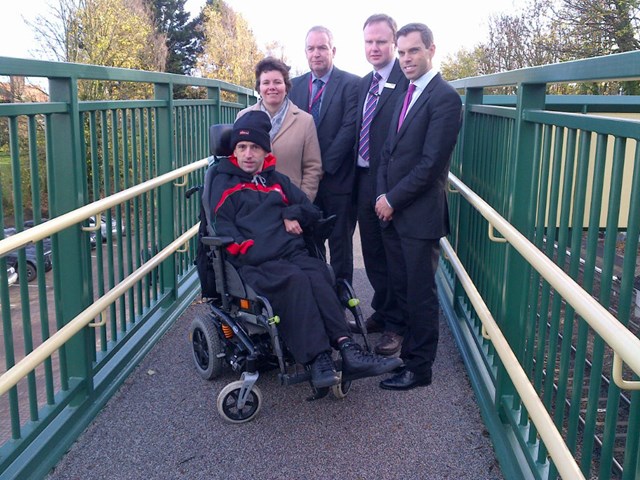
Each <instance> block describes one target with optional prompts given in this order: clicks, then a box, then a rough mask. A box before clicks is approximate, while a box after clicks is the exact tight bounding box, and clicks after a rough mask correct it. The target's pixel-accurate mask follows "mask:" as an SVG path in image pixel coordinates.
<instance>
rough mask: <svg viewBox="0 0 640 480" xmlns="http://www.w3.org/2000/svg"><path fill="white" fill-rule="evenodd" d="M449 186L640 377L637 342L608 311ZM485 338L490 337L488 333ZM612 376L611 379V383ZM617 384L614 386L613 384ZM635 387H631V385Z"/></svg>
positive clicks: (465, 190) (479, 203) (492, 214)
mask: <svg viewBox="0 0 640 480" xmlns="http://www.w3.org/2000/svg"><path fill="white" fill-rule="evenodd" d="M449 182H451V183H452V184H453V185H454V186H455V188H456V190H458V192H459V193H460V194H461V195H462V196H463V197H464V198H465V199H466V200H467V201H468V202H469V203H470V204H471V205H472V206H473V207H474V208H475V209H476V210H478V212H480V214H481V215H482V216H483V217H484V218H485V219H486V220H487V221H488V222H489V224H491V225H492V226H493V227H492V228H495V229H496V230H498V231H499V232H500V233H501V234H502V236H503V237H504V238H505V239H506V240H507V241H508V242H509V244H511V246H512V247H513V248H515V249H516V250H517V251H518V252H519V253H520V255H522V256H523V257H524V258H525V260H527V262H529V264H530V265H531V266H532V267H533V268H535V269H536V270H537V271H538V273H540V275H542V277H543V278H544V279H545V280H546V281H547V282H548V283H549V284H550V285H551V286H552V287H553V288H554V289H555V290H556V291H557V292H558V293H559V294H560V295H562V297H563V298H564V299H565V301H566V302H567V303H568V304H569V305H571V306H572V307H573V308H574V309H575V311H576V313H578V315H580V316H581V317H582V318H583V319H584V320H585V321H586V322H587V323H588V324H589V325H590V326H591V328H593V329H594V330H595V331H596V332H597V333H598V335H600V337H601V338H602V339H603V340H604V341H605V342H606V343H607V344H608V345H609V346H610V347H611V348H612V349H613V350H614V352H615V353H616V354H617V355H619V356H620V359H621V360H622V361H624V362H625V363H626V364H627V365H628V366H629V367H631V369H632V370H633V371H634V373H635V374H636V375H640V355H639V354H638V352H640V339H639V338H638V337H636V336H635V335H634V334H633V333H631V332H630V331H629V329H627V328H626V327H625V326H624V325H622V324H621V323H620V322H619V321H618V320H617V319H616V318H615V317H614V316H613V315H611V313H609V311H608V310H607V309H606V308H604V307H603V306H602V305H600V304H599V303H598V301H597V300H595V299H594V298H593V297H592V296H591V295H589V294H588V293H587V292H585V291H584V290H583V289H582V287H581V286H580V285H579V284H578V283H577V282H576V281H575V280H573V279H572V278H571V277H570V276H569V275H567V274H566V273H565V272H564V271H563V270H562V269H561V268H560V267H558V266H557V265H556V264H555V263H553V261H551V260H550V259H549V258H548V257H547V256H546V255H545V254H544V253H543V252H541V251H540V250H539V249H538V248H537V247H536V246H535V245H534V244H533V243H531V242H530V241H529V240H528V239H527V238H526V237H525V236H524V235H522V234H521V233H520V232H519V231H518V230H516V229H515V228H514V227H513V226H512V225H511V224H510V223H509V222H508V221H507V220H506V219H504V218H503V217H502V216H501V215H500V214H498V212H496V211H495V210H494V209H493V208H491V206H490V205H489V204H488V203H486V202H485V201H484V200H482V199H481V198H480V197H479V196H478V195H477V194H476V193H474V192H473V191H472V190H471V189H470V188H469V187H467V186H466V185H465V184H464V183H463V182H462V181H461V180H460V179H459V178H458V177H456V176H455V175H454V174H452V173H449ZM489 335H490V336H492V337H493V335H492V334H491V332H489ZM615 378H616V376H615V375H614V380H615ZM616 383H617V382H616ZM634 384H635V385H634ZM618 386H619V387H620V388H622V389H629V388H632V389H638V388H640V382H624V383H623V384H622V385H618Z"/></svg>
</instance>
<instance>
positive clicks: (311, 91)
mask: <svg viewBox="0 0 640 480" xmlns="http://www.w3.org/2000/svg"><path fill="white" fill-rule="evenodd" d="M327 83H328V81H327V82H324V85H322V87H321V88H319V89H318V91H317V92H316V96H315V97H313V98H311V96H312V95H313V80H312V79H311V76H309V111H311V107H312V105H313V104H314V103H316V102H317V101H319V100H320V97H321V96H322V92H324V87H326V86H327Z"/></svg>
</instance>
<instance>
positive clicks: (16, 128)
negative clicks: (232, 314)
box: [0, 52, 640, 479]
mask: <svg viewBox="0 0 640 480" xmlns="http://www.w3.org/2000/svg"><path fill="white" fill-rule="evenodd" d="M638 64H640V52H634V53H628V54H621V55H615V56H610V57H603V58H598V59H590V60H584V61H579V62H571V63H567V64H559V65H551V66H545V67H538V68H533V69H526V70H522V71H515V72H505V73H503V74H497V75H490V76H486V77H478V78H472V79H464V80H460V81H457V82H454V84H455V86H456V88H459V89H460V92H461V94H463V96H464V102H465V113H464V115H465V117H464V124H463V130H462V132H461V135H460V140H459V142H458V146H457V148H456V151H455V152H454V158H453V162H452V167H451V172H452V175H451V176H450V180H451V184H452V188H451V191H452V193H451V194H450V195H449V197H450V213H451V220H452V222H451V223H452V234H451V235H450V236H449V237H448V238H447V239H443V251H444V253H445V255H444V256H443V259H442V262H441V266H442V268H441V269H440V273H439V278H438V282H439V287H440V289H439V290H440V298H441V303H442V306H443V310H444V312H445V316H446V318H447V320H448V322H449V325H450V327H451V329H452V331H453V333H454V336H455V338H456V341H457V342H458V345H459V347H460V351H461V354H462V357H463V359H464V360H465V363H466V365H467V370H468V372H469V378H470V379H471V382H472V384H473V387H474V390H475V392H476V395H477V398H478V402H479V405H480V408H481V411H482V414H483V417H484V420H485V422H486V425H487V429H488V430H489V432H490V433H491V437H492V441H493V444H494V446H495V450H496V454H497V456H498V459H499V461H500V465H501V468H502V471H503V475H504V477H505V478H509V479H511V478H539V479H543V478H544V479H547V478H557V477H558V472H560V474H561V475H562V476H563V478H571V477H572V476H577V470H578V469H579V470H581V472H582V474H583V476H584V477H585V478H601V479H605V478H622V479H634V478H637V477H639V476H640V460H639V457H640V447H639V438H638V437H639V435H640V427H639V425H640V392H639V391H638V390H634V389H635V388H637V386H638V369H637V363H638V360H637V358H636V357H634V356H633V348H635V346H637V343H638V342H637V339H638V314H637V312H635V311H634V307H633V301H634V299H635V298H634V294H635V289H634V277H635V276H636V272H637V271H638V237H639V236H640V212H639V211H638V209H639V208H640V198H639V196H640V153H639V150H640V148H639V147H638V140H640V138H639V136H640V123H639V120H638V119H640V99H639V98H637V97H622V96H616V97H591V96H571V95H565V96H550V95H546V90H547V88H548V87H549V86H550V85H552V84H554V83H563V82H565V83H572V82H578V81H611V80H619V79H637V78H638V77H640V71H638V69H637V67H635V65H638ZM0 75H26V76H33V77H40V78H45V79H47V81H48V91H49V94H50V101H49V102H46V103H18V104H0V196H1V197H2V204H1V205H0V226H2V227H3V229H4V228H5V227H7V226H15V227H16V230H17V231H18V233H16V234H15V235H13V236H10V237H7V238H5V239H1V238H2V237H0V301H1V303H2V306H1V316H2V324H1V325H2V326H1V330H0V334H1V336H2V340H0V348H1V349H3V350H2V351H1V354H0V357H4V359H5V364H4V365H3V366H2V367H1V368H0V477H1V478H5V477H6V478H22V477H24V478H38V477H43V476H44V475H45V474H46V473H47V472H48V471H49V469H50V468H51V467H52V466H53V465H54V464H55V463H56V461H57V459H59V458H60V456H61V455H63V454H64V452H65V451H66V449H67V448H68V446H69V445H70V444H71V442H73V440H75V438H77V436H78V435H79V434H80V433H81V432H82V431H83V430H84V428H85V427H86V425H87V424H88V423H89V422H90V421H91V419H92V418H93V417H94V416H95V415H96V414H97V412H98V411H99V410H100V409H101V408H102V406H103V405H104V404H105V402H106V401H107V400H108V398H109V397H110V396H111V395H112V394H113V393H114V392H115V391H116V389H117V388H118V387H119V385H120V384H121V383H122V381H124V379H125V378H126V377H127V375H128V374H129V373H130V372H131V371H132V369H133V368H134V367H135V365H136V364H137V363H138V361H139V360H140V359H141V358H142V357H143V356H144V355H145V354H146V353H147V352H148V350H149V349H150V348H151V347H152V346H153V344H154V343H155V342H156V341H157V340H158V339H159V338H160V336H161V335H162V334H163V333H164V332H165V331H166V329H167V328H169V326H170V325H171V324H172V322H173V321H174V320H175V319H176V318H177V317H178V316H179V315H180V313H181V312H182V311H183V309H184V308H186V305H188V304H189V303H190V302H191V301H192V300H193V298H194V297H195V295H197V292H198V281H197V278H196V273H195V269H194V266H193V260H194V254H195V246H196V239H195V238H194V235H195V231H196V230H195V226H196V225H197V218H198V208H199V205H198V204H197V202H189V201H186V200H185V198H184V191H183V187H184V186H185V185H189V186H192V185H198V184H200V183H202V178H203V172H204V169H205V167H206V165H207V161H206V160H205V158H206V157H207V155H208V151H207V150H208V148H207V144H208V141H207V130H208V126H209V125H210V124H212V123H221V122H224V123H227V122H231V121H233V119H234V118H235V113H236V112H237V111H238V110H239V109H240V108H243V107H245V106H246V105H248V104H250V103H252V102H254V101H255V98H254V97H253V92H251V91H248V90H246V89H243V88H239V87H235V86H232V85H228V84H224V83H222V82H217V81H213V80H204V79H195V78H191V77H181V76H176V75H166V74H160V73H152V72H134V71H129V70H122V69H110V68H103V67H94V66H83V65H70V64H59V63H48V62H37V61H23V60H16V59H4V58H0ZM92 80H99V81H100V82H103V83H102V84H101V85H104V84H109V83H110V82H111V83H113V82H115V83H118V82H125V83H126V82H134V83H136V84H141V85H146V86H147V87H150V88H148V90H153V95H152V98H149V99H138V100H110V101H79V100H78V85H79V84H80V83H82V82H90V81H92ZM175 85H187V86H189V87H190V88H191V87H198V88H202V89H204V90H205V91H206V97H207V98H206V99H202V100H177V99H174V98H173V94H172V91H173V88H174V86H175ZM496 86H515V87H517V94H516V95H511V96H510V95H501V96H496V95H489V94H487V93H486V92H485V89H488V88H492V87H496ZM229 99H232V101H229ZM3 128H4V130H3ZM4 132H6V135H4ZM3 135H4V136H3ZM101 212H103V216H104V218H105V220H106V225H108V227H107V228H106V235H105V241H104V243H102V242H101V237H102V235H101V233H100V230H98V231H93V232H92V230H94V229H95V228H96V226H91V225H90V224H89V222H88V219H89V217H90V216H96V217H97V216H99V214H100V213H101ZM44 217H48V218H49V220H48V221H44V220H45V219H44ZM25 220H33V221H34V222H33V223H35V225H36V226H35V227H33V228H31V229H25V227H24V222H25ZM112 220H113V227H112V226H111V221H112ZM96 223H97V227H98V228H99V222H96ZM494 227H495V228H494ZM112 230H113V231H112ZM94 234H95V235H96V237H97V239H98V240H97V245H96V248H95V249H92V236H93V235H94ZM622 234H626V240H624V241H622ZM48 237H51V239H52V241H51V245H50V242H49V241H48V240H47V238H48ZM521 237H522V238H521ZM28 242H33V243H34V245H35V247H34V248H33V250H34V251H35V253H34V258H35V271H36V279H35V280H34V281H33V282H26V281H22V280H21V281H20V282H19V283H18V284H16V285H12V286H9V285H8V278H7V274H6V268H5V266H6V265H5V264H6V262H7V256H6V255H7V254H8V252H9V251H10V250H15V249H18V273H19V275H20V277H21V279H25V278H26V276H27V274H28V270H29V268H28V267H29V266H30V264H29V262H28V260H29V259H28V258H27V253H29V252H28V250H29V249H30V248H31V247H29V246H25V245H26V244H27V243H28ZM185 243H187V244H188V246H189V248H187V249H186V250H185V249H183V248H182V247H181V246H182V245H183V244H185ZM49 249H51V251H52V253H51V255H52V257H53V269H52V270H50V271H47V262H46V258H47V256H48V254H47V251H48V250H49ZM31 253H33V252H31ZM549 260H550V261H551V262H553V264H552V265H553V266H554V268H556V269H560V270H561V271H562V272H564V273H563V274H562V276H563V277H566V278H560V277H561V275H560V273H558V272H559V270H554V269H551V268H548V265H547V264H548V263H551V262H549ZM570 279H573V280H570ZM572 282H573V283H572ZM566 285H570V286H571V288H569V290H567V287H566ZM576 285H579V286H580V287H577V286H576ZM580 288H581V289H584V291H585V292H586V294H587V295H590V296H589V297H581V296H580V295H574V294H573V293H574V291H576V290H579V289H580ZM636 288H637V287H636ZM591 297H594V298H596V299H597V300H598V302H599V303H598V308H600V309H603V310H605V313H606V315H605V314H603V313H602V312H601V311H599V310H598V309H597V308H585V304H589V303H590V302H591V301H593V299H592V298H591ZM580 298H583V300H582V301H581V300H580ZM586 298H591V300H589V301H587V300H584V299H586ZM576 312H577V313H576ZM594 312H595V313H594ZM607 322H609V323H607ZM612 322H616V323H612ZM612 346H614V347H615V348H617V349H618V350H619V351H618V354H614V352H613V349H612V348H611V347H612ZM630 348H631V349H632V350H631V353H629V349H630ZM638 354H639V355H640V352H639V353H638ZM503 362H504V363H503ZM518 364H519V365H518ZM612 371H613V374H612ZM553 425H555V427H553ZM554 429H555V430H554ZM570 456H573V459H571V458H570Z"/></svg>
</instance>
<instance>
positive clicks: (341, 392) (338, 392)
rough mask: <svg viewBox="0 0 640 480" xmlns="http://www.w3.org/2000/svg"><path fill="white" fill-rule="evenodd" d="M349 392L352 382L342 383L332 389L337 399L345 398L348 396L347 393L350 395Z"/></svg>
mask: <svg viewBox="0 0 640 480" xmlns="http://www.w3.org/2000/svg"><path fill="white" fill-rule="evenodd" d="M349 390H351V380H345V381H343V382H340V383H339V384H337V385H334V386H333V387H331V391H332V392H333V396H334V397H336V398H344V397H346V396H347V393H349Z"/></svg>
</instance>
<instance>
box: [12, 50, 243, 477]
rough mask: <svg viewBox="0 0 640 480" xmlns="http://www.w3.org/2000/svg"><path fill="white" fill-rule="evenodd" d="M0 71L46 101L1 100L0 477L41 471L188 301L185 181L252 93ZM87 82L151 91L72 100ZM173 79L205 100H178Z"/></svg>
mask: <svg viewBox="0 0 640 480" xmlns="http://www.w3.org/2000/svg"><path fill="white" fill-rule="evenodd" d="M0 75H12V76H27V77H35V78H38V79H40V82H45V83H44V85H45V89H46V90H48V93H49V101H48V102H42V103H6V104H0V196H1V197H2V203H1V204H0V227H2V232H3V233H2V234H0V235H2V236H0V301H1V317H2V323H1V328H0V336H1V337H2V339H1V340H0V358H2V359H4V362H3V364H2V365H1V366H0V375H1V377H0V378H1V379H2V382H0V383H1V384H2V386H1V387H0V477H2V478H39V477H43V476H44V475H45V474H46V473H47V472H48V471H49V469H50V468H51V467H52V466H53V465H55V463H56V462H57V460H58V459H59V458H60V456H61V455H62V454H63V453H64V452H65V451H66V449H67V448H68V447H69V446H70V445H71V443H72V442H73V441H74V440H75V439H76V438H77V436H78V435H79V434H80V433H81V432H82V430H83V429H84V428H85V427H86V426H87V425H88V423H89V422H90V421H91V420H92V418H93V417H94V416H95V415H96V414H97V412H99V410H100V409H101V408H102V406H103V405H104V404H105V403H106V401H107V400H108V398H109V397H110V396H111V395H112V394H113V393H114V392H115V391H116V389H117V388H118V387H119V386H120V384H121V383H122V382H123V381H124V379H125V378H126V377H127V375H128V374H129V372H131V370H132V369H133V368H134V367H135V365H136V364H137V362H138V361H139V360H140V359H141V358H142V357H143V356H144V355H145V353H146V352H147V351H148V350H149V349H150V348H151V347H152V346H153V344H154V343H155V342H156V341H157V340H158V339H159V338H160V337H161V336H162V334H163V333H164V332H165V331H166V330H167V328H169V326H170V325H171V324H172V323H173V321H174V320H175V319H176V318H177V317H178V316H179V315H180V313H181V312H182V311H183V310H184V309H185V308H186V306H187V305H189V303H190V302H191V301H192V300H193V299H194V298H195V296H196V295H197V294H198V291H199V283H198V280H197V275H196V272H195V267H194V266H193V261H194V258H195V251H196V248H195V247H196V241H197V239H196V238H194V234H195V232H196V230H194V225H196V224H197V221H198V212H199V204H198V203H197V201H191V202H187V201H185V197H184V188H183V187H184V186H186V185H189V186H193V185H198V184H201V183H202V180H203V175H204V170H205V169H206V166H207V161H206V158H207V156H208V127H209V125H211V124H214V123H221V122H232V121H233V120H234V118H235V115H236V112H237V111H238V110H240V109H241V108H244V107H246V106H247V105H249V104H251V103H254V102H255V97H254V93H253V91H250V90H248V89H245V88H242V87H237V86H234V85H229V84H226V83H224V82H219V81H215V80H207V79H197V78H191V77H183V76H179V75H170V74H161V73H154V72H139V71H131V70H125V69H115V68H104V67H96V66H88V65H76V64H64V63H52V62H40V61H28V60H19V59H10V58H0ZM92 81H100V82H102V83H101V85H106V84H110V85H116V86H117V85H120V84H122V83H125V82H127V83H128V82H131V83H135V84H136V85H140V86H143V87H145V88H143V89H140V90H138V91H144V90H145V89H146V90H147V91H150V92H153V94H152V95H151V98H148V99H147V98H144V99H138V100H109V101H80V100H79V98H78V91H79V85H80V83H81V82H85V83H87V82H92ZM177 85H186V86H188V88H194V89H195V88H199V89H200V90H202V91H204V92H205V95H204V96H205V97H206V98H204V99H194V100H178V99H174V98H173V89H174V87H175V86H177ZM200 159H204V160H201V161H200V162H199V163H198V162H197V161H198V160H200ZM176 172H177V173H176ZM90 216H92V217H93V218H95V219H96V221H95V222H94V224H90V223H89V219H90ZM101 217H102V218H103V219H104V226H103V228H101V225H100V223H101V222H100V218H101ZM47 219H49V220H48V221H47ZM25 221H32V223H33V224H35V226H34V227H33V228H29V229H27V228H26V227H25ZM7 227H15V231H16V232H17V233H15V234H14V235H11V236H5V234H4V233H5V228H7ZM103 230H104V233H103ZM6 232H7V234H9V233H12V231H11V230H6ZM94 238H95V241H94ZM103 239H104V242H103ZM176 239H180V240H179V241H177V240H176ZM176 241H177V243H176ZM185 242H186V243H187V244H188V247H190V248H185V249H183V248H181V245H182V244H183V243H185ZM34 244H35V248H33V247H32V246H31V245H34ZM32 250H33V252H32ZM49 250H50V253H49ZM11 251H17V267H18V268H17V271H18V274H19V282H18V283H17V284H15V285H11V286H9V285H8V278H7V268H6V266H7V265H6V264H7V262H8V261H9V260H8V259H9V256H8V255H9V254H10V252H11ZM32 253H33V258H31V254H32ZM49 257H51V263H52V266H53V268H52V269H49V267H48V258H49ZM32 269H33V270H35V279H34V280H33V281H31V282H28V281H27V278H28V274H29V272H30V271H32ZM16 375H17V376H16Z"/></svg>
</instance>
